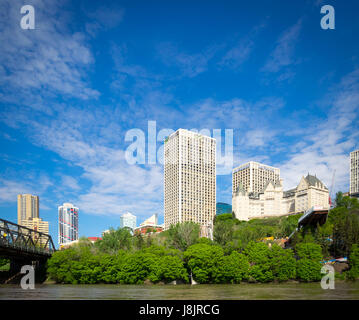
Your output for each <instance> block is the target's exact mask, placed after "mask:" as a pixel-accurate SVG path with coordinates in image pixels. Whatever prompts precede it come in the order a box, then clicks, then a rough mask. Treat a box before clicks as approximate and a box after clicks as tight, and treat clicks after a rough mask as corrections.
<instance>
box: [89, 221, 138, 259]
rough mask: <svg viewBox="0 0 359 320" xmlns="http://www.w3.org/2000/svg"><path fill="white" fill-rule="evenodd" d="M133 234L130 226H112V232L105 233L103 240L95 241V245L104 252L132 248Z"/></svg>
mask: <svg viewBox="0 0 359 320" xmlns="http://www.w3.org/2000/svg"><path fill="white" fill-rule="evenodd" d="M131 242H132V234H131V231H130V228H127V227H125V228H118V229H117V230H114V229H113V228H110V232H108V233H105V234H104V235H103V238H102V240H98V241H96V242H95V246H96V247H97V248H99V249H100V250H101V251H102V252H107V253H112V254H114V253H116V252H117V251H118V250H130V249H131Z"/></svg>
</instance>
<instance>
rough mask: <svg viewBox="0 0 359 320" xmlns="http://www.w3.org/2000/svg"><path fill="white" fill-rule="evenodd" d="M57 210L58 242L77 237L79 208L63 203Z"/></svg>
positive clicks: (69, 240)
mask: <svg viewBox="0 0 359 320" xmlns="http://www.w3.org/2000/svg"><path fill="white" fill-rule="evenodd" d="M58 210H59V244H60V245H61V244H65V243H67V242H71V241H75V240H78V239H79V208H77V207H75V206H74V205H73V204H72V203H64V204H63V205H62V206H60V207H58Z"/></svg>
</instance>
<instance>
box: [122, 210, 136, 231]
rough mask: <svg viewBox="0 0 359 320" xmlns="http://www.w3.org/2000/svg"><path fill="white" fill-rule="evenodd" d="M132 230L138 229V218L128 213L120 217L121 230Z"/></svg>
mask: <svg viewBox="0 0 359 320" xmlns="http://www.w3.org/2000/svg"><path fill="white" fill-rule="evenodd" d="M125 227H128V228H131V230H132V231H133V230H134V229H135V228H136V216H135V215H133V214H132V213H130V212H126V213H125V214H123V215H122V216H121V217H120V228H125Z"/></svg>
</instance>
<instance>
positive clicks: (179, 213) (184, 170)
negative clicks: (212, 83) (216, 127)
mask: <svg viewBox="0 0 359 320" xmlns="http://www.w3.org/2000/svg"><path fill="white" fill-rule="evenodd" d="M215 214H216V140H215V139H213V138H211V137H208V136H204V135H201V134H198V133H195V132H192V131H188V130H184V129H178V130H177V131H176V132H174V133H172V134H171V135H170V136H169V137H168V138H166V140H165V141H164V226H165V230H167V229H168V228H169V227H170V225H172V224H176V223H178V222H180V223H181V222H186V221H193V222H195V223H198V224H200V225H201V226H205V227H207V226H208V225H209V224H212V222H213V219H214V217H215Z"/></svg>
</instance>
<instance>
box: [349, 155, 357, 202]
mask: <svg viewBox="0 0 359 320" xmlns="http://www.w3.org/2000/svg"><path fill="white" fill-rule="evenodd" d="M349 194H350V196H352V197H359V149H358V150H355V151H353V152H351V153H350V187H349Z"/></svg>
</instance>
